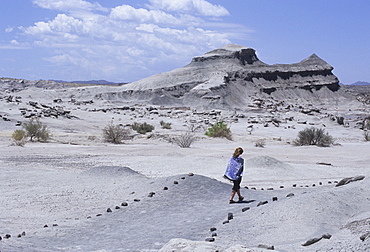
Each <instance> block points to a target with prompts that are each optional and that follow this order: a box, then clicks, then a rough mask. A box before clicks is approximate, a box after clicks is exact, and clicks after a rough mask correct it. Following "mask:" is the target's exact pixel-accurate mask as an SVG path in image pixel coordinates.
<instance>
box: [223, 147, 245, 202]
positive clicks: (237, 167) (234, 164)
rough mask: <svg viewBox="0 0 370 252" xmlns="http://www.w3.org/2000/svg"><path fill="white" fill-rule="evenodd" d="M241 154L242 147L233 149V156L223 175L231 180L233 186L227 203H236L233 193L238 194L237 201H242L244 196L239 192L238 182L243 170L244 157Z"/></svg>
mask: <svg viewBox="0 0 370 252" xmlns="http://www.w3.org/2000/svg"><path fill="white" fill-rule="evenodd" d="M241 154H243V149H242V148H240V147H238V148H236V149H235V151H234V154H233V156H232V157H231V158H230V161H229V163H228V165H227V168H226V172H225V175H224V177H225V178H227V179H229V180H231V181H232V182H233V183H234V186H233V188H232V191H231V196H230V201H229V203H230V204H231V203H236V201H234V196H235V194H238V196H239V201H242V200H243V199H244V197H243V196H242V195H241V194H240V183H241V182H242V176H243V170H244V159H243V158H242V157H241V156H240V155H241Z"/></svg>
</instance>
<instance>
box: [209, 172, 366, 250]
mask: <svg viewBox="0 0 370 252" xmlns="http://www.w3.org/2000/svg"><path fill="white" fill-rule="evenodd" d="M364 178H365V176H355V177H349V178H344V179H342V180H340V181H339V182H338V181H334V184H336V187H338V186H342V185H346V184H348V183H351V182H355V181H360V180H363V179H364ZM332 183H333V182H332V181H328V184H332ZM318 184H319V185H322V184H323V183H322V182H319V183H318ZM312 186H313V187H315V186H316V184H313V185H312ZM292 187H297V184H293V186H292ZM301 187H303V186H301ZM305 187H309V186H308V185H306V186H305ZM245 188H246V189H249V188H248V187H247V186H246V187H245ZM280 188H281V189H283V188H284V186H280ZM250 189H251V190H257V189H256V188H254V187H252V188H250ZM261 190H264V189H263V188H261ZM267 190H274V189H273V188H267ZM293 196H294V193H289V194H287V195H286V197H287V198H290V197H293ZM277 200H278V197H272V201H277ZM249 202H253V200H252V201H249ZM249 202H248V203H249ZM267 203H268V201H267V200H265V201H260V202H259V203H258V204H257V207H259V206H262V205H266V204H267ZM249 209H250V207H244V208H242V212H246V211H248V210H249ZM233 218H234V214H233V213H228V215H227V220H225V221H224V222H223V223H222V224H227V223H229V222H230V220H232V219H233ZM216 230H217V228H215V227H212V228H210V231H211V237H210V238H206V241H208V242H214V241H215V237H216V236H217V233H216V232H215V231H216ZM330 238H331V234H324V235H322V236H321V237H315V238H312V239H309V240H307V241H306V242H305V243H303V244H302V246H309V245H312V244H314V243H316V242H318V241H320V240H322V239H330ZM368 238H370V232H368V233H366V234H364V235H362V236H361V237H360V239H361V240H362V241H365V240H366V239H368ZM258 247H259V248H266V249H271V250H274V246H270V245H265V244H260V245H259V246H258Z"/></svg>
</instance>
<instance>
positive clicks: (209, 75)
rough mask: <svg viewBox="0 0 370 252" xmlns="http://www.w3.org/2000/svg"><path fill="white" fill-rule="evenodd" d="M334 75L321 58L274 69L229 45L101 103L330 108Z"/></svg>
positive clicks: (124, 88)
mask: <svg viewBox="0 0 370 252" xmlns="http://www.w3.org/2000/svg"><path fill="white" fill-rule="evenodd" d="M332 70H333V67H332V66H330V65H329V64H328V63H326V62H325V61H324V60H322V59H320V58H319V57H318V56H317V55H315V54H313V55H311V56H310V57H308V58H307V59H305V60H303V61H301V62H299V63H295V64H275V65H268V64H265V63H263V62H262V61H260V60H259V59H258V57H257V55H256V52H255V50H254V49H252V48H248V47H243V46H239V45H226V46H224V47H222V48H220V49H216V50H213V51H210V52H208V53H206V54H204V55H202V56H198V57H194V58H193V59H192V61H191V63H190V64H188V65H187V66H185V67H183V68H178V69H175V70H173V71H170V72H166V73H161V74H157V75H154V76H151V77H148V78H145V79H142V80H139V81H136V82H133V83H131V84H128V85H125V86H122V87H120V89H119V90H120V91H119V90H116V91H117V92H105V93H101V94H97V97H98V98H101V99H108V100H126V101H128V100H139V101H140V100H141V101H147V102H149V103H151V104H155V105H159V104H160V105H164V104H167V105H174V104H181V105H188V106H193V107H215V108H245V107H247V106H248V105H249V104H251V103H252V102H253V100H255V99H256V98H259V97H260V98H275V99H278V100H286V101H287V100H291V101H297V100H298V99H300V100H304V101H307V102H312V101H320V102H325V100H327V99H328V100H333V99H334V100H335V99H337V98H338V95H337V94H335V93H337V91H338V90H339V89H340V86H339V81H338V79H337V77H336V76H335V75H334V74H333V73H332ZM343 93H344V92H343ZM343 95H344V94H343Z"/></svg>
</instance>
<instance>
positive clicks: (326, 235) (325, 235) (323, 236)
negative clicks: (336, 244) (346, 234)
mask: <svg viewBox="0 0 370 252" xmlns="http://www.w3.org/2000/svg"><path fill="white" fill-rule="evenodd" d="M321 238H323V239H330V238H331V234H323V235H322V237H321Z"/></svg>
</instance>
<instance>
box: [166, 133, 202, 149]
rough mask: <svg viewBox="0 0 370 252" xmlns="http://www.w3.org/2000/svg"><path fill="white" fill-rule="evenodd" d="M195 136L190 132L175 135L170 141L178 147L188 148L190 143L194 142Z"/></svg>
mask: <svg viewBox="0 0 370 252" xmlns="http://www.w3.org/2000/svg"><path fill="white" fill-rule="evenodd" d="M196 140H197V138H196V137H195V136H194V134H192V133H191V132H186V133H185V134H182V135H179V136H175V137H173V138H171V140H170V142H172V143H175V144H177V145H178V146H179V147H180V148H190V145H191V144H192V143H194V142H195V141H196Z"/></svg>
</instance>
